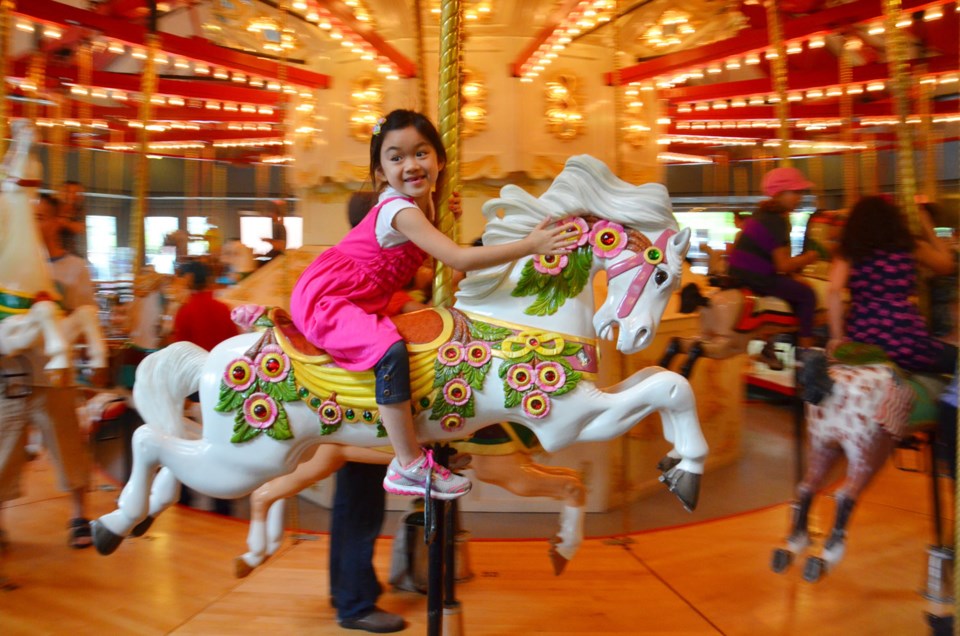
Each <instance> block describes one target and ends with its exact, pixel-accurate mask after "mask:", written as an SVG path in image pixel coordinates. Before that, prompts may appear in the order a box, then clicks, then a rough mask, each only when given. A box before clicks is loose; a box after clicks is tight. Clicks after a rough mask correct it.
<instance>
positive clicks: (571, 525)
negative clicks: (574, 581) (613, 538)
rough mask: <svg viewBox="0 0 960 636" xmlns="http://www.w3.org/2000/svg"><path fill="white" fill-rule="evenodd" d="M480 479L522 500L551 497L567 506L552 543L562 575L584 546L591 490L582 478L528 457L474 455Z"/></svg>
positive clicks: (552, 555)
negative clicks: (585, 514)
mask: <svg viewBox="0 0 960 636" xmlns="http://www.w3.org/2000/svg"><path fill="white" fill-rule="evenodd" d="M470 466H471V468H473V470H474V472H475V473H476V475H477V479H479V480H480V481H483V482H486V483H488V484H494V485H497V486H500V487H501V488H504V489H506V490H509V491H510V492H512V493H513V494H515V495H517V496H519V497H550V498H551V499H557V500H559V501H563V502H564V504H565V505H564V507H563V510H562V511H561V513H560V530H559V531H558V532H557V535H556V536H555V537H554V538H553V539H551V540H550V551H549V556H550V562H551V563H552V564H553V573H554V574H556V575H559V574H562V573H563V570H564V569H565V568H566V566H567V563H568V562H569V561H570V560H571V559H572V558H573V555H574V554H576V553H577V550H578V549H579V548H580V544H581V543H583V518H584V505H585V504H586V499H587V488H586V486H585V485H584V483H583V479H582V477H581V476H580V474H579V473H578V472H577V471H575V470H573V469H570V468H563V467H557V466H543V465H541V464H537V463H536V462H534V461H533V460H532V459H531V458H530V456H529V455H528V454H526V453H519V452H518V453H511V454H510V455H473V458H472V460H471V462H470Z"/></svg>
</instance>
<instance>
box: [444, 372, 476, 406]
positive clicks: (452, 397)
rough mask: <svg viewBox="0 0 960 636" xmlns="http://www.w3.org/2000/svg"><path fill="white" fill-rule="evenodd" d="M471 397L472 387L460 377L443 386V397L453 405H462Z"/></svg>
mask: <svg viewBox="0 0 960 636" xmlns="http://www.w3.org/2000/svg"><path fill="white" fill-rule="evenodd" d="M471 397H473V389H471V388H470V385H469V384H467V383H466V381H465V380H463V379H462V378H454V379H452V380H450V381H449V382H447V383H446V384H445V385H444V387H443V399H444V400H446V401H447V402H449V403H450V404H453V405H455V406H463V405H464V404H466V403H467V402H468V401H469V400H470V398H471Z"/></svg>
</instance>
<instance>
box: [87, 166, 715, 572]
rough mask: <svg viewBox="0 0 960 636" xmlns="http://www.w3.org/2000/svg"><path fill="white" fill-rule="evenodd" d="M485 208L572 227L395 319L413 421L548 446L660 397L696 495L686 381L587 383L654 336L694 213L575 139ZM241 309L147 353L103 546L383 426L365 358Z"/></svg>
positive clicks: (694, 433) (274, 317)
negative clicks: (599, 342) (600, 276)
mask: <svg viewBox="0 0 960 636" xmlns="http://www.w3.org/2000/svg"><path fill="white" fill-rule="evenodd" d="M483 212H484V215H485V216H486V218H487V227H486V230H485V232H484V237H483V240H484V244H487V245H493V244H500V243H505V242H510V241H515V240H517V239H520V238H522V237H524V236H526V235H527V234H528V233H529V232H530V231H531V230H532V229H534V228H535V227H536V226H537V224H538V223H539V222H541V221H542V220H543V219H546V218H553V219H563V220H564V221H563V222H569V223H574V224H575V225H576V226H577V228H578V229H579V233H580V236H579V239H578V241H577V246H576V247H575V248H574V249H572V250H571V251H570V252H569V253H568V254H564V255H562V256H534V257H525V258H523V259H520V260H518V261H515V262H512V263H506V264H503V265H499V266H496V267H492V268H488V269H486V270H481V271H478V272H472V273H471V274H470V275H468V276H467V278H466V279H465V280H464V281H463V282H462V284H461V286H460V291H459V292H458V293H457V301H456V303H455V305H454V307H453V308H451V309H432V310H424V311H421V312H416V313H415V314H406V317H414V320H415V322H414V323H412V328H411V329H410V330H409V331H408V332H405V331H404V329H402V328H401V329H400V331H401V333H405V334H406V340H407V348H408V352H409V353H410V356H411V362H410V367H411V389H412V391H411V392H412V400H411V406H412V408H413V409H414V411H415V414H414V421H415V427H416V432H417V437H418V439H419V440H420V441H421V442H422V443H426V442H430V441H434V442H444V441H451V440H457V439H463V438H465V437H468V436H470V435H471V434H472V433H474V432H475V431H477V430H479V429H481V428H483V427H485V426H488V425H490V424H496V423H499V422H504V421H510V422H517V423H519V424H522V425H523V426H525V427H527V428H529V429H530V430H531V431H532V432H533V433H534V434H535V435H536V436H537V439H538V440H539V441H540V443H541V444H542V446H543V448H544V450H545V451H547V452H553V451H556V450H558V449H561V448H564V447H567V446H569V445H571V444H575V443H577V442H589V441H608V440H611V439H614V438H616V437H618V436H620V435H623V434H624V433H626V432H627V431H628V430H630V429H631V428H632V427H633V426H634V425H635V424H636V423H637V422H639V421H641V420H642V419H643V418H644V417H646V416H647V415H649V414H650V413H652V412H654V411H658V412H659V413H660V415H661V421H662V423H663V435H664V437H665V438H666V440H667V441H668V442H670V443H671V444H672V448H671V450H670V451H669V452H668V454H667V456H666V457H665V458H664V459H663V460H662V461H661V463H660V467H661V470H662V471H663V475H662V476H661V481H662V482H663V483H664V485H665V486H667V488H668V489H669V490H670V491H671V492H673V493H674V494H675V495H676V496H677V497H678V498H679V499H680V501H681V503H682V504H683V505H684V506H685V507H686V508H687V509H688V510H692V509H693V508H694V507H695V506H696V505H697V500H698V497H699V490H700V477H701V475H702V473H703V466H704V461H705V458H706V453H707V444H706V440H705V439H704V437H703V433H702V431H701V430H700V423H699V421H698V418H697V412H696V404H695V403H694V396H693V393H692V391H691V389H690V385H689V383H688V382H687V381H686V380H685V379H684V378H682V377H681V376H680V375H679V374H676V373H673V372H671V371H668V370H666V369H661V368H659V367H650V368H646V369H643V370H641V371H638V372H637V373H634V374H633V375H631V376H630V377H628V378H626V379H625V380H623V381H621V382H619V383H618V384H616V385H614V386H612V387H608V388H606V389H600V388H599V387H597V386H596V384H595V378H596V377H597V375H596V374H597V371H598V369H599V367H598V359H597V346H596V339H597V337H598V336H599V337H603V338H608V339H614V338H615V337H616V341H617V348H618V349H619V350H620V351H621V352H623V353H626V354H630V353H633V352H635V351H639V350H640V349H642V348H644V347H646V346H647V345H649V344H650V342H652V340H653V338H654V335H655V333H656V330H657V328H658V326H659V322H660V318H661V316H662V314H663V310H664V308H665V306H666V304H667V302H668V301H669V299H670V296H671V294H672V292H673V290H674V289H675V287H676V284H677V281H678V280H679V278H680V273H681V266H682V262H683V257H684V254H685V253H686V250H687V248H688V246H689V242H690V231H689V230H683V231H679V232H678V231H677V229H678V228H677V224H676V220H675V219H674V217H673V214H672V211H671V208H670V200H669V196H668V194H667V192H666V189H665V188H664V187H663V186H661V185H659V184H647V185H644V186H634V185H631V184H628V183H625V182H623V181H621V180H620V179H618V178H617V177H616V176H614V175H613V173H612V172H611V171H610V170H609V168H607V166H605V165H604V164H603V163H601V162H599V161H598V160H596V159H593V158H592V157H587V156H580V157H573V158H571V159H570V160H568V161H567V164H566V166H565V167H564V169H563V171H562V172H561V173H560V174H559V175H558V176H557V178H556V179H555V180H554V182H553V184H551V186H550V187H549V188H548V189H547V191H546V192H545V193H544V194H543V195H541V196H540V197H539V198H538V197H533V196H532V195H529V194H527V193H526V192H524V191H523V190H521V189H520V188H517V187H515V186H506V187H504V188H503V189H502V190H501V196H500V197H499V198H497V199H494V200H492V201H489V202H487V203H486V204H485V205H484V207H483ZM601 270H604V271H605V272H606V274H607V276H606V281H607V297H606V300H605V301H604V303H603V305H602V306H601V307H600V308H599V310H597V311H594V307H595V305H594V298H593V286H592V285H591V284H590V282H591V280H592V279H593V277H594V275H595V274H597V273H598V272H599V271H601ZM248 310H249V316H248V319H247V320H246V321H244V322H245V324H247V325H255V326H256V327H257V328H258V329H259V332H255V333H247V334H242V335H239V336H236V337H234V338H231V339H229V340H227V341H225V342H224V343H222V344H220V345H218V346H217V347H216V348H214V350H213V351H211V352H207V351H204V350H203V349H200V348H199V347H196V346H195V345H192V344H190V343H174V344H173V345H170V346H169V347H167V348H165V349H162V350H161V351H158V352H156V353H153V354H151V355H149V356H147V358H146V359H145V360H144V361H143V363H141V365H140V367H139V368H138V369H137V378H136V384H135V386H134V398H135V400H136V403H137V406H138V410H140V412H141V413H142V414H144V416H145V418H146V425H145V426H142V427H140V428H139V429H138V430H137V432H136V434H135V436H134V440H133V454H134V461H133V471H132V474H131V477H130V480H129V481H128V482H127V484H126V486H125V487H124V489H123V492H122V494H121V496H120V498H119V501H118V508H117V509H116V510H114V511H113V512H111V513H109V514H106V515H104V516H102V517H100V518H99V519H98V520H96V521H94V522H93V523H92V526H93V535H94V543H95V545H96V546H97V549H98V551H99V552H101V553H102V554H109V553H111V552H113V551H114V550H115V549H116V548H117V547H118V546H119V544H120V543H121V542H122V540H123V538H125V537H126V536H128V535H129V534H130V533H131V531H132V530H134V528H135V527H136V526H138V525H139V524H141V523H143V522H145V520H147V518H148V517H150V518H155V517H156V516H157V515H159V514H160V512H162V511H163V510H164V509H165V508H167V507H168V506H170V505H171V504H172V503H173V502H174V501H175V500H176V495H177V492H178V490H179V484H180V483H183V484H185V485H187V486H189V487H190V488H192V489H194V490H196V491H198V492H201V493H204V494H206V495H209V496H212V497H219V498H236V497H241V496H244V495H247V494H249V493H250V492H252V491H253V490H255V489H256V488H258V487H259V486H260V485H262V484H264V483H266V482H267V481H269V480H271V479H274V478H276V477H279V476H281V475H285V474H287V473H290V472H292V471H293V470H294V469H295V468H296V466H297V464H299V463H300V462H301V461H302V460H303V459H304V457H305V456H306V454H307V453H308V452H309V450H310V449H312V448H314V447H315V446H316V445H317V444H318V443H321V444H322V443H334V444H342V445H349V446H362V447H373V446H381V445H382V444H383V442H384V441H385V436H386V433H385V431H384V430H383V426H382V424H380V422H379V417H378V413H377V405H376V402H375V399H374V391H373V388H374V387H373V384H374V377H373V373H372V372H363V373H352V372H348V371H345V370H343V369H340V368H338V367H336V365H335V364H333V362H332V359H331V358H330V356H328V355H327V354H326V353H325V352H322V351H319V350H317V349H315V348H313V347H312V346H311V345H309V343H307V342H306V340H305V339H303V337H302V335H301V334H299V333H297V332H296V331H295V330H294V329H291V328H290V327H291V325H290V324H289V322H288V320H286V319H284V317H283V316H282V314H278V313H277V312H270V313H269V314H265V313H264V311H263V308H259V307H256V308H248ZM401 317H402V316H401ZM401 317H398V318H397V319H396V320H399V318H401ZM198 390H199V394H200V399H201V408H202V412H203V417H202V420H203V432H202V436H201V438H200V439H196V440H191V439H186V437H185V435H184V430H185V427H184V422H183V419H184V418H183V399H184V397H186V396H187V395H190V394H191V393H193V392H195V391H198Z"/></svg>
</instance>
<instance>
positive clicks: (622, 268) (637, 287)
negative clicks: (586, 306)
mask: <svg viewBox="0 0 960 636" xmlns="http://www.w3.org/2000/svg"><path fill="white" fill-rule="evenodd" d="M674 234H676V231H675V230H664V231H663V232H662V233H661V234H660V236H658V237H657V241H656V242H655V243H654V244H653V245H652V246H651V247H648V248H647V249H645V250H643V251H642V252H640V253H639V254H634V255H633V256H631V257H630V258H628V259H626V260H622V261H620V262H619V263H614V264H613V265H611V266H610V268H609V269H608V270H607V280H613V279H614V278H616V277H617V276H619V275H620V274H623V273H624V272H627V271H629V270H631V269H633V268H635V267H637V266H638V265H639V266H640V271H639V272H637V275H636V276H635V277H634V279H633V282H632V283H630V288H629V289H627V293H626V295H625V296H624V297H623V300H621V301H620V306H619V307H617V318H626V317H627V316H629V315H630V312H631V311H633V308H634V307H635V306H636V305H637V301H638V300H640V294H641V293H643V288H644V287H646V285H647V281H648V280H650V275H651V274H653V270H654V269H656V267H657V265H659V264H660V263H666V262H667V250H666V247H667V241H669V240H670V237H671V236H673V235H674ZM651 250H657V252H658V253H657V254H651Z"/></svg>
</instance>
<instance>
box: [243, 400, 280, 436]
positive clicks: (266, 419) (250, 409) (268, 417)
mask: <svg viewBox="0 0 960 636" xmlns="http://www.w3.org/2000/svg"><path fill="white" fill-rule="evenodd" d="M279 414H280V409H279V408H278V407H277V403H276V402H275V401H274V399H273V398H272V397H270V396H269V395H267V394H266V393H253V394H251V395H250V397H248V398H247V399H246V400H244V401H243V417H244V419H245V420H246V422H247V424H249V425H250V426H252V427H253V428H256V429H260V430H263V429H267V428H270V427H271V426H273V425H274V423H275V422H276V421H277V416H278V415H279Z"/></svg>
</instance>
